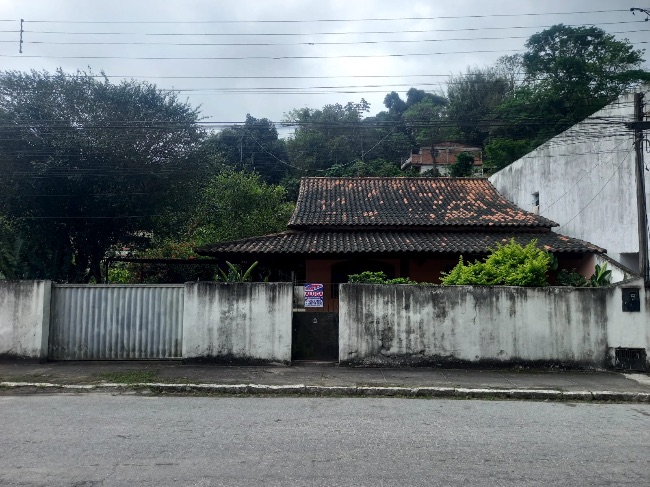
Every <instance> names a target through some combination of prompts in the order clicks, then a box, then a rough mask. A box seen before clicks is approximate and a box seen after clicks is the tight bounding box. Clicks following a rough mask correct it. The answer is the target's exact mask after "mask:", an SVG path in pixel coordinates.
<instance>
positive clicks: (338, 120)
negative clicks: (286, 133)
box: [284, 98, 371, 171]
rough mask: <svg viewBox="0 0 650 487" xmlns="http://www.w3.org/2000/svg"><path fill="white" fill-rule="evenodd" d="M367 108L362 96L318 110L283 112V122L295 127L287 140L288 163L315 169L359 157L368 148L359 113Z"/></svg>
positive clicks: (361, 156) (322, 168) (305, 168)
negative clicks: (358, 98) (355, 100)
mask: <svg viewBox="0 0 650 487" xmlns="http://www.w3.org/2000/svg"><path fill="white" fill-rule="evenodd" d="M369 110H370V104H369V103H368V102H367V101H366V100H364V99H363V98H362V99H361V101H360V102H359V103H353V102H348V103H347V104H346V105H341V104H339V103H335V104H333V105H325V106H324V107H323V108H322V109H320V110H317V109H311V108H300V109H295V110H292V111H291V112H289V113H288V114H286V115H285V120H284V123H285V124H287V125H293V126H295V131H294V134H293V136H292V137H290V138H289V139H288V140H287V150H288V152H289V159H290V161H291V164H292V165H294V166H297V167H300V168H301V169H304V170H307V171H319V170H324V169H327V168H329V167H331V166H333V165H335V164H349V163H352V162H353V161H355V160H357V159H361V160H363V159H364V155H365V151H366V150H368V149H369V148H370V147H371V146H370V145H368V143H367V142H366V141H365V136H366V131H365V130H364V129H365V128H364V126H363V124H362V120H363V114H364V113H366V112H368V111H369Z"/></svg>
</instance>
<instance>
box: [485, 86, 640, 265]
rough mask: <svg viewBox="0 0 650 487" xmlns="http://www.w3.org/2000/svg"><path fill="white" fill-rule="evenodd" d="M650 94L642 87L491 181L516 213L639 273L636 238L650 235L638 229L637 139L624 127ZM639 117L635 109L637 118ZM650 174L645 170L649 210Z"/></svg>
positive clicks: (503, 170)
mask: <svg viewBox="0 0 650 487" xmlns="http://www.w3.org/2000/svg"><path fill="white" fill-rule="evenodd" d="M649 93H650V87H647V86H646V87H645V88H643V89H641V90H639V91H638V93H637V94H636V98H637V99H638V101H636V102H635V93H628V94H625V95H623V96H621V97H619V98H618V99H617V100H615V101H614V102H612V103H611V104H609V105H607V106H606V107H605V108H603V109H602V110H599V111H598V112H596V113H594V114H593V115H591V116H590V117H588V118H586V119H585V120H583V121H582V122H580V123H578V124H576V125H574V126H573V127H571V128H569V129H568V130H566V131H564V132H562V133H561V134H559V135H557V136H556V137H554V138H552V139H550V140H549V141H547V142H546V143H544V144H542V145H541V146H539V147H538V148H537V149H535V150H533V151H532V152H530V153H529V154H526V155H525V156H524V157H522V158H521V159H519V160H517V161H515V162H514V163H512V164H511V165H509V166H508V167H506V168H505V169H502V170H501V171H499V172H497V173H495V174H494V175H492V176H491V177H490V181H491V182H492V184H493V185H494V186H495V187H496V189H497V191H499V193H501V194H502V195H504V196H505V197H506V198H508V199H509V200H510V201H513V202H514V203H516V204H517V205H518V206H519V207H521V208H523V209H525V210H531V211H533V210H535V211H538V212H539V214H540V216H543V217H545V218H549V219H552V220H553V221H556V222H558V223H559V224H560V229H559V230H560V231H561V232H562V233H563V234H565V235H568V236H570V237H574V238H579V239H583V240H587V241H589V242H593V243H594V244H596V245H598V246H600V247H604V248H606V249H607V252H608V255H609V257H611V258H612V259H614V260H615V261H617V262H619V263H620V264H622V265H623V266H625V267H627V268H629V269H631V270H632V271H634V272H639V271H640V268H639V234H642V235H643V234H645V238H646V241H647V235H648V231H647V225H646V224H641V228H640V224H639V218H638V212H637V208H638V205H637V200H638V199H639V198H638V196H637V193H636V188H637V176H636V173H635V162H636V154H635V148H634V137H635V134H634V131H633V130H632V129H631V128H629V126H628V125H627V123H629V122H632V121H634V120H635V119H637V120H638V119H640V118H643V117H639V116H638V115H637V116H635V104H637V105H641V104H642V103H643V97H645V100H646V101H645V103H646V105H645V106H646V108H645V111H646V113H647V103H648V99H649V96H650V95H649ZM643 111H644V110H643V109H642V107H640V106H639V110H638V113H639V114H643ZM645 119H647V115H646V116H645ZM646 147H647V145H646ZM645 153H646V156H645V157H646V159H647V151H646V152H645ZM641 156H643V154H641ZM647 167H648V166H647V162H646V170H645V171H643V175H644V182H645V202H646V205H647V203H648V201H649V200H650V194H649V190H650V172H648V170H647ZM640 204H642V203H640ZM644 227H645V228H644Z"/></svg>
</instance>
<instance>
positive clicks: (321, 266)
mask: <svg viewBox="0 0 650 487" xmlns="http://www.w3.org/2000/svg"><path fill="white" fill-rule="evenodd" d="M554 226H557V224H556V223H554V222H552V221H551V220H548V219H546V218H543V217H541V216H539V215H535V214H534V213H531V212H527V211H524V210H522V209H521V208H519V207H517V206H516V205H515V204H514V203H511V202H510V201H508V200H506V199H505V198H504V197H503V196H501V195H500V194H499V193H498V192H497V191H496V190H495V189H494V187H493V186H492V184H490V182H489V181H488V180H487V179H483V178H403V177H387V178H378V177H366V178H315V177H310V178H303V179H302V180H301V183H300V194H299V196H298V203H297V206H296V209H295V211H294V213H293V215H292V217H291V219H290V220H289V224H288V230H287V231H285V232H282V233H277V234H272V235H264V236H260V237H252V238H246V239H243V240H236V241H231V242H221V243H216V244H213V245H206V246H204V247H201V248H199V249H197V250H196V251H197V252H198V253H199V254H201V255H206V256H211V257H215V258H219V259H223V260H229V261H231V262H241V261H247V262H249V263H250V262H253V261H259V262H260V265H261V266H264V267H266V268H268V269H277V270H278V271H279V270H282V271H290V272H291V273H292V274H293V280H294V281H295V282H296V283H305V282H306V283H322V284H324V285H325V289H324V293H325V295H324V302H325V306H324V308H323V310H322V311H336V310H337V309H338V285H337V284H338V283H342V282H347V280H348V276H349V275H350V274H356V273H360V272H363V271H374V272H377V271H383V272H384V273H385V274H386V275H387V276H388V277H390V278H393V277H409V278H411V279H412V280H414V281H418V282H432V283H439V282H440V273H441V272H442V271H449V270H451V269H452V268H453V266H454V265H456V264H457V263H458V259H459V257H460V256H461V255H463V256H464V257H465V258H466V259H469V260H473V259H475V258H480V257H484V256H486V255H487V254H488V253H489V251H490V249H491V248H494V247H495V246H496V244H497V243H502V244H503V243H508V242H509V241H510V239H512V238H514V239H515V240H516V241H517V242H519V243H521V244H528V243H529V242H530V241H531V240H533V239H535V240H537V243H538V246H539V247H541V248H543V249H545V250H547V251H549V252H552V253H554V254H555V255H556V256H557V258H558V263H559V267H560V268H568V269H571V268H577V269H578V270H579V271H581V272H582V274H583V275H585V276H590V275H591V273H593V269H594V266H595V257H594V254H600V253H603V252H604V250H603V249H601V248H599V247H596V246H595V245H592V244H590V243H588V242H584V241H582V240H577V239H572V238H569V237H565V236H563V235H560V234H558V233H555V232H552V231H551V228H552V227H554Z"/></svg>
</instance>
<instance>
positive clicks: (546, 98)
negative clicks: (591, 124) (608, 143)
mask: <svg viewBox="0 0 650 487" xmlns="http://www.w3.org/2000/svg"><path fill="white" fill-rule="evenodd" d="M526 48H527V51H526V53H525V54H524V55H523V57H522V58H521V69H522V70H523V72H524V75H525V79H524V82H523V84H522V85H521V86H519V87H518V88H517V89H515V90H514V92H513V93H512V95H511V96H509V97H507V98H506V99H505V100H504V101H503V102H502V103H501V104H500V105H499V106H497V107H496V108H495V110H494V113H493V116H492V119H493V126H492V128H491V130H490V135H491V136H492V137H493V139H492V141H490V142H488V144H487V145H486V151H487V153H488V161H487V162H488V164H489V165H491V166H492V167H493V168H494V169H498V168H501V167H504V166H506V165H508V164H509V163H511V162H513V160H514V159H512V157H518V156H520V155H521V151H522V150H531V149H534V148H535V147H537V146H538V145H540V144H542V143H543V142H545V141H546V140H548V139H550V138H551V137H553V136H555V135H557V134H558V133H560V132H562V131H563V130H566V129H567V128H569V127H570V126H572V125H574V124H575V123H577V122H579V121H581V120H582V119H584V118H585V117H587V116H589V115H591V114H592V113H594V112H596V111H598V110H599V109H601V108H602V107H604V106H605V105H606V104H607V103H608V102H610V101H611V100H612V99H614V98H615V97H617V96H618V95H620V94H621V93H623V92H624V91H626V90H629V89H631V88H632V87H633V86H634V85H635V84H637V83H639V82H640V81H648V80H650V73H648V72H645V71H642V70H641V66H642V63H643V51H641V50H634V49H633V47H632V46H631V45H630V43H629V41H628V40H627V39H624V40H617V39H616V38H615V37H614V36H612V35H611V34H607V33H606V32H605V31H603V30H602V29H599V28H597V27H570V26H566V25H562V24H559V25H555V26H553V27H550V28H548V29H546V30H544V31H542V32H539V33H537V34H534V35H532V36H531V37H530V38H529V39H528V41H527V42H526ZM491 144H498V145H499V148H494V149H495V150H492V148H491V147H490V145H491ZM490 154H492V156H490Z"/></svg>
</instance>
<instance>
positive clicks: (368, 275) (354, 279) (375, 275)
mask: <svg viewBox="0 0 650 487" xmlns="http://www.w3.org/2000/svg"><path fill="white" fill-rule="evenodd" d="M348 282H351V283H357V284H417V283H416V282H415V281H411V280H410V279H409V278H408V277H396V278H394V279H388V278H387V277H386V274H384V273H383V272H381V271H380V272H371V271H364V272H362V273H361V274H350V275H349V276H348Z"/></svg>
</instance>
